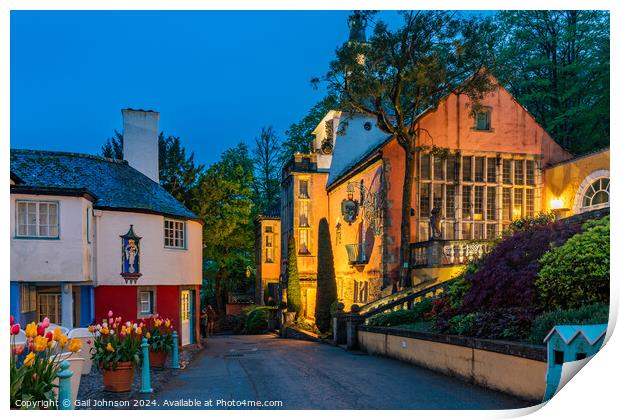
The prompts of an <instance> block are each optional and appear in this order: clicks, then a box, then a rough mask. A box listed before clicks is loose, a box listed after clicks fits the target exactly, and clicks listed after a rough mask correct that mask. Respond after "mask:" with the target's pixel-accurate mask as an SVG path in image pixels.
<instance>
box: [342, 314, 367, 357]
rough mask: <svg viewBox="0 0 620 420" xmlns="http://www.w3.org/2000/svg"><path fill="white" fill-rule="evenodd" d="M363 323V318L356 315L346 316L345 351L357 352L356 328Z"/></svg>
mask: <svg viewBox="0 0 620 420" xmlns="http://www.w3.org/2000/svg"><path fill="white" fill-rule="evenodd" d="M363 323H364V317H363V316H361V315H359V314H357V313H350V314H347V315H346V330H347V350H357V349H358V348H359V345H358V341H357V326H358V325H361V324H363Z"/></svg>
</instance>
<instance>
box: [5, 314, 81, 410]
mask: <svg viewBox="0 0 620 420" xmlns="http://www.w3.org/2000/svg"><path fill="white" fill-rule="evenodd" d="M48 326H49V319H48V318H45V319H44V320H43V322H40V323H39V324H35V323H34V322H32V323H30V324H29V325H27V326H26V331H25V332H26V344H25V345H24V344H16V343H15V337H16V335H17V334H19V332H20V329H21V327H20V325H19V324H15V323H14V317H13V315H11V353H10V357H11V363H10V368H9V371H10V391H11V392H10V401H11V407H14V408H17V401H21V407H22V408H25V404H24V402H29V403H33V405H34V404H35V403H38V404H40V406H41V407H45V408H51V409H54V408H56V407H55V406H54V405H50V404H49V403H50V402H51V401H54V400H55V399H56V398H55V396H54V388H57V385H54V383H53V382H54V380H55V379H56V378H57V377H58V372H59V370H60V367H59V365H60V363H61V362H63V361H65V360H67V359H69V358H70V357H71V356H72V354H73V353H76V352H78V351H79V350H80V347H81V344H82V343H81V341H80V340H79V339H76V338H74V339H71V340H69V339H68V338H67V336H66V335H64V334H63V333H62V332H61V330H60V328H59V327H56V329H55V330H54V331H53V332H52V331H47V332H46V331H45V330H46V328H47V327H48ZM24 356H25V358H24Z"/></svg>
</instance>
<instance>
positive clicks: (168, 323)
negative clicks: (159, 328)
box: [164, 319, 170, 328]
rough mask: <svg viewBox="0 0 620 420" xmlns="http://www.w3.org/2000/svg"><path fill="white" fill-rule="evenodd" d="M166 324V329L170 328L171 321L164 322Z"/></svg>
mask: <svg viewBox="0 0 620 420" xmlns="http://www.w3.org/2000/svg"><path fill="white" fill-rule="evenodd" d="M164 324H165V325H166V328H170V320H169V319H167V320H166V322H164Z"/></svg>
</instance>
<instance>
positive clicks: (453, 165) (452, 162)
mask: <svg viewBox="0 0 620 420" xmlns="http://www.w3.org/2000/svg"><path fill="white" fill-rule="evenodd" d="M458 179H459V166H458V161H457V159H456V156H455V155H450V156H448V159H447V160H446V180H448V181H458Z"/></svg>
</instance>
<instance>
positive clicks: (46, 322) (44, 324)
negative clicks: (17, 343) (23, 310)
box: [42, 317, 50, 328]
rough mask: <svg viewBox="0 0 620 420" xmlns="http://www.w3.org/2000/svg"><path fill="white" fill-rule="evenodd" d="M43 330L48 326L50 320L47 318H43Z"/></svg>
mask: <svg viewBox="0 0 620 420" xmlns="http://www.w3.org/2000/svg"><path fill="white" fill-rule="evenodd" d="M42 324H43V328H47V327H49V326H50V319H49V318H48V317H45V318H43V322H42Z"/></svg>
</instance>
